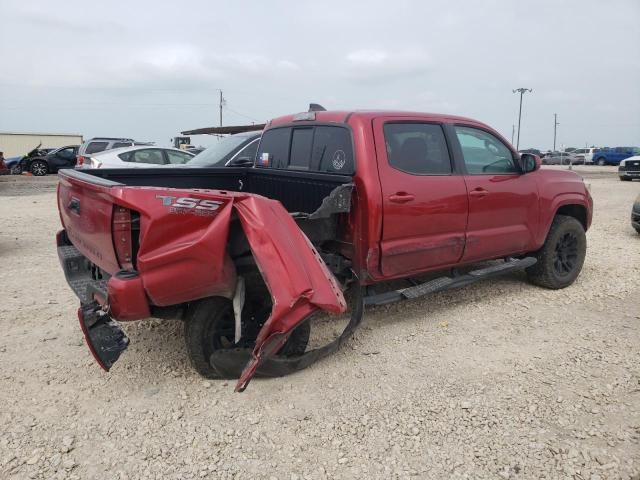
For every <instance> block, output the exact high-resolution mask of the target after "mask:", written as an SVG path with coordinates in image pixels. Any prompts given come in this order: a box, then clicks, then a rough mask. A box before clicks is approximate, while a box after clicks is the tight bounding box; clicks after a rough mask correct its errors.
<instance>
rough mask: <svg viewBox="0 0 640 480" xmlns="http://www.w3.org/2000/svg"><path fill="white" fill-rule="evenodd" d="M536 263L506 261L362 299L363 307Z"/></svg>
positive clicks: (526, 260)
mask: <svg viewBox="0 0 640 480" xmlns="http://www.w3.org/2000/svg"><path fill="white" fill-rule="evenodd" d="M536 262H537V259H536V258H535V257H525V258H522V259H507V260H506V261H504V262H502V263H498V264H495V265H491V266H489V267H484V268H480V269H478V270H472V271H470V272H468V273H465V274H462V275H458V276H453V277H440V278H436V279H434V280H429V281H428V282H424V283H420V284H418V285H414V286H412V287H408V288H402V289H399V290H393V291H391V292H384V293H379V294H376V295H369V296H366V297H364V304H365V305H386V304H387V303H393V302H397V301H400V300H406V299H412V298H418V297H423V296H425V295H428V294H430V293H436V292H442V291H443V290H449V289H452V288H459V287H464V286H465V285H469V284H471V283H475V282H477V281H479V280H484V279H485V278H491V277H495V276H498V275H502V274H504V273H507V272H512V271H514V270H522V269H524V268H527V267H530V266H531V265H533V264H534V263H536Z"/></svg>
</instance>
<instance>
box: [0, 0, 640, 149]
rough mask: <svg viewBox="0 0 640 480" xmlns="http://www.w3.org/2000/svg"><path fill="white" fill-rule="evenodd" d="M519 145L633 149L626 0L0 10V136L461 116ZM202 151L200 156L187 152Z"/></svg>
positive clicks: (636, 62)
mask: <svg viewBox="0 0 640 480" xmlns="http://www.w3.org/2000/svg"><path fill="white" fill-rule="evenodd" d="M518 87H528V88H533V93H531V94H527V95H526V96H525V100H524V107H523V121H522V131H521V137H520V147H521V148H525V147H538V148H541V149H545V150H546V149H547V148H551V146H552V143H553V114H554V113H558V115H559V122H560V126H559V127H558V147H560V146H561V145H564V146H565V147H567V146H573V147H577V146H584V145H585V144H589V145H591V144H595V145H598V146H604V145H610V146H615V145H640V1H639V0H628V1H624V0H610V1H607V2H604V1H585V0H576V1H566V2H563V1H543V0H537V1H515V0H513V1H511V0H509V1H507V0H504V1H481V2H480V1H450V2H440V1H402V0H393V1H389V0H386V1H372V0H368V1H362V2H355V1H353V2H351V1H344V0H343V1H339V2H333V1H315V2H307V1H290V2H289V1H275V0H271V1H255V2H243V1H234V2H214V1H180V2H162V4H161V2H158V1H128V2H121V1H110V2H91V1H89V2H88V1H86V0H81V1H62V0H60V1H55V2H51V1H29V2H25V1H11V0H0V131H22V132H52V133H53V132H60V133H67V132H69V133H76V132H77V133H81V134H83V135H84V136H85V137H89V136H97V135H102V136H130V137H134V138H136V139H139V140H152V141H156V142H158V143H159V144H161V145H167V144H168V143H169V139H170V138H171V137H173V136H175V135H177V134H179V132H180V131H181V130H185V129H190V128H198V127H206V126H213V125H217V124H218V111H217V102H218V89H222V90H223V92H224V97H225V99H226V102H227V104H226V107H225V110H224V112H223V121H224V124H244V123H251V122H252V121H257V122H262V121H264V120H268V119H269V118H272V117H275V116H279V115H283V114H287V113H293V112H298V111H303V110H306V108H307V106H308V104H309V102H317V103H320V104H322V105H324V106H325V107H326V108H327V109H372V108H383V109H402V110H414V111H426V112H441V113H453V114H460V115H466V116H470V117H473V118H476V119H478V120H481V121H484V122H486V123H488V124H490V125H492V126H493V127H495V128H496V129H498V130H499V131H500V132H501V133H502V134H503V135H504V136H505V137H507V138H511V130H512V125H513V124H514V123H517V118H518V95H516V94H514V93H512V89H514V88H518ZM200 143H206V142H200Z"/></svg>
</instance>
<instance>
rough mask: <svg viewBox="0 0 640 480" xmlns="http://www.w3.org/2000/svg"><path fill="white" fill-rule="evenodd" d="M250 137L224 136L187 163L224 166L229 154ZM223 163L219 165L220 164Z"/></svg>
mask: <svg viewBox="0 0 640 480" xmlns="http://www.w3.org/2000/svg"><path fill="white" fill-rule="evenodd" d="M250 138H253V137H249V136H247V135H231V136H229V137H226V138H223V139H222V140H220V141H219V142H218V143H216V144H215V145H213V146H212V147H209V148H207V149H206V150H205V151H203V152H200V153H199V154H197V155H196V156H195V157H193V158H192V159H191V160H189V161H188V162H187V165H210V166H214V165H217V166H224V163H225V162H226V161H227V160H228V158H227V157H228V156H229V155H230V154H231V153H233V151H234V150H236V149H237V148H238V147H240V146H241V145H242V144H243V143H245V142H246V141H247V140H249V139H250ZM219 163H220V164H221V165H218V164H219Z"/></svg>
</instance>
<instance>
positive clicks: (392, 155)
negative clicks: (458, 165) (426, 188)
mask: <svg viewBox="0 0 640 480" xmlns="http://www.w3.org/2000/svg"><path fill="white" fill-rule="evenodd" d="M384 140H385V144H386V147H387V158H388V159H389V165H391V166H392V167H393V168H395V169H396V170H401V171H403V172H406V173H410V174H413V175H449V174H450V173H451V159H450V157H449V150H448V148H447V142H446V140H445V137H444V132H443V131H442V127H441V126H440V125H438V124H432V123H387V124H385V125H384Z"/></svg>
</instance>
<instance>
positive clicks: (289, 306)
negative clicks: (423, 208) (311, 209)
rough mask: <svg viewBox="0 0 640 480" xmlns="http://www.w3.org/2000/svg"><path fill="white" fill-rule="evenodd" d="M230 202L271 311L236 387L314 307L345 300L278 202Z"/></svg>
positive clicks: (332, 307) (337, 305)
mask: <svg viewBox="0 0 640 480" xmlns="http://www.w3.org/2000/svg"><path fill="white" fill-rule="evenodd" d="M234 206H235V209H236V211H237V213H238V217H239V219H240V223H241V225H242V229H243V231H244V233H245V235H246V237H247V240H248V242H249V245H250V247H251V250H252V252H253V255H254V258H255V261H256V264H257V265H258V268H259V270H260V272H261V274H262V276H263V278H264V280H265V283H266V285H267V288H268V289H269V292H270V293H271V297H272V300H273V308H272V311H271V315H270V317H269V319H268V320H267V321H266V322H265V324H264V325H263V327H262V329H261V330H260V332H259V334H258V337H257V339H256V345H255V348H254V351H253V355H252V358H251V360H250V361H249V363H248V364H247V366H246V367H245V369H244V371H243V372H242V375H241V377H240V379H239V380H238V384H237V385H236V390H237V391H242V390H244V389H245V388H246V386H247V385H248V383H249V381H250V380H251V378H252V377H253V375H254V374H255V373H256V370H257V369H258V367H259V366H260V364H261V363H262V362H264V360H266V359H267V358H269V357H270V356H272V355H274V354H275V353H277V352H278V351H279V350H280V349H281V348H282V346H283V345H284V344H285V343H286V341H287V339H288V338H289V335H290V334H291V331H292V330H293V329H294V328H295V327H296V326H297V325H298V324H300V323H301V322H302V321H304V320H305V319H306V318H307V317H308V316H309V315H311V314H312V313H313V312H314V311H316V310H317V309H323V310H326V311H329V312H331V313H336V314H337V313H343V312H344V311H346V309H347V304H346V301H345V299H344V296H343V294H342V291H341V289H340V286H339V285H338V282H337V281H336V279H335V278H334V276H333V275H332V274H331V272H329V270H328V269H327V267H326V265H325V264H324V262H323V261H322V258H320V255H319V254H318V252H317V250H316V249H315V247H314V246H313V245H312V244H311V242H310V241H309V240H308V239H307V237H306V236H305V235H304V233H303V232H302V231H301V230H300V228H299V227H298V226H297V225H296V223H295V221H294V220H293V218H291V216H290V215H289V213H288V212H287V211H286V210H285V208H284V207H283V206H282V204H281V203H280V202H278V201H275V200H270V199H267V198H264V197H259V196H253V195H251V196H246V197H244V198H242V199H238V198H236V201H235V202H234Z"/></svg>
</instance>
